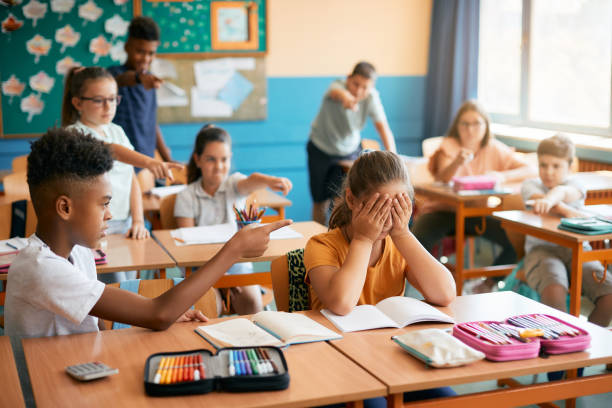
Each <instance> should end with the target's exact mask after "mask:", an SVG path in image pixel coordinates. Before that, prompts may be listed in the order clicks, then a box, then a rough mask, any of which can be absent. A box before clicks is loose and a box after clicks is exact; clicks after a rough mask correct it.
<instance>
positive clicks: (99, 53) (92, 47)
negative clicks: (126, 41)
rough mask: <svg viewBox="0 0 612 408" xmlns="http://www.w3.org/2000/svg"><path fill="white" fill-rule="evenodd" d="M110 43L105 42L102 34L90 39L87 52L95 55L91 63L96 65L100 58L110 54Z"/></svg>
mask: <svg viewBox="0 0 612 408" xmlns="http://www.w3.org/2000/svg"><path fill="white" fill-rule="evenodd" d="M110 49H111V43H109V42H108V41H106V38H104V36H103V35H102V34H100V35H99V36H97V37H96V38H92V40H91V42H90V43H89V51H90V52H91V53H92V54H94V55H95V57H94V59H93V63H94V64H97V63H98V60H99V59H100V57H105V56H107V55H108V54H109V53H110Z"/></svg>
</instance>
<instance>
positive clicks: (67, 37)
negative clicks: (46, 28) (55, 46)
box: [55, 24, 81, 53]
mask: <svg viewBox="0 0 612 408" xmlns="http://www.w3.org/2000/svg"><path fill="white" fill-rule="evenodd" d="M80 39H81V34H80V33H77V32H76V31H74V29H73V28H72V26H71V25H70V24H66V25H65V26H64V27H62V28H58V29H57V31H56V32H55V41H57V42H58V43H60V44H62V49H61V51H60V52H61V53H64V51H66V47H74V46H75V45H76V43H78V42H79V40H80Z"/></svg>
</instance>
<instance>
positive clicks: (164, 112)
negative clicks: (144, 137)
mask: <svg viewBox="0 0 612 408" xmlns="http://www.w3.org/2000/svg"><path fill="white" fill-rule="evenodd" d="M168 64H170V66H169V65H168ZM159 65H162V66H165V67H166V68H164V71H172V72H173V74H171V76H169V75H168V74H164V73H162V72H155V69H154V70H153V72H154V73H156V74H157V75H159V76H161V77H164V84H162V87H161V88H160V89H159V90H158V94H157V104H158V108H157V121H158V122H159V123H185V122H223V121H240V120H262V119H265V118H266V117H267V105H268V103H267V89H266V86H267V81H266V70H265V59H264V58H263V57H230V58H209V59H199V60H198V59H193V58H171V59H169V58H164V57H158V58H157V59H156V63H155V66H159ZM155 66H154V67H155ZM198 68H200V69H198ZM198 75H199V81H198V79H197V78H196V76H198ZM168 104H170V105H172V104H176V105H178V106H168Z"/></svg>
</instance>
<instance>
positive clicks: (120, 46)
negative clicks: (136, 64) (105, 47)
mask: <svg viewBox="0 0 612 408" xmlns="http://www.w3.org/2000/svg"><path fill="white" fill-rule="evenodd" d="M110 57H111V59H112V60H113V61H117V62H119V63H120V64H123V63H124V62H125V61H126V60H127V52H125V43H124V42H123V41H117V42H116V43H114V44H113V46H112V47H111V49H110ZM154 61H155V60H154Z"/></svg>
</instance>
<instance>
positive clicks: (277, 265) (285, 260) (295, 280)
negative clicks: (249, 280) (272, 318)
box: [270, 248, 310, 312]
mask: <svg viewBox="0 0 612 408" xmlns="http://www.w3.org/2000/svg"><path fill="white" fill-rule="evenodd" d="M270 273H271V274H272V287H273V289H274V301H275V302H276V310H278V311H280V312H299V311H302V310H310V292H309V288H308V284H307V283H306V282H304V277H305V276H306V269H305V267H304V249H303V248H301V249H295V250H293V251H289V252H287V254H286V255H283V256H280V257H278V258H276V259H275V260H273V261H272V262H271V264H270Z"/></svg>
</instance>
